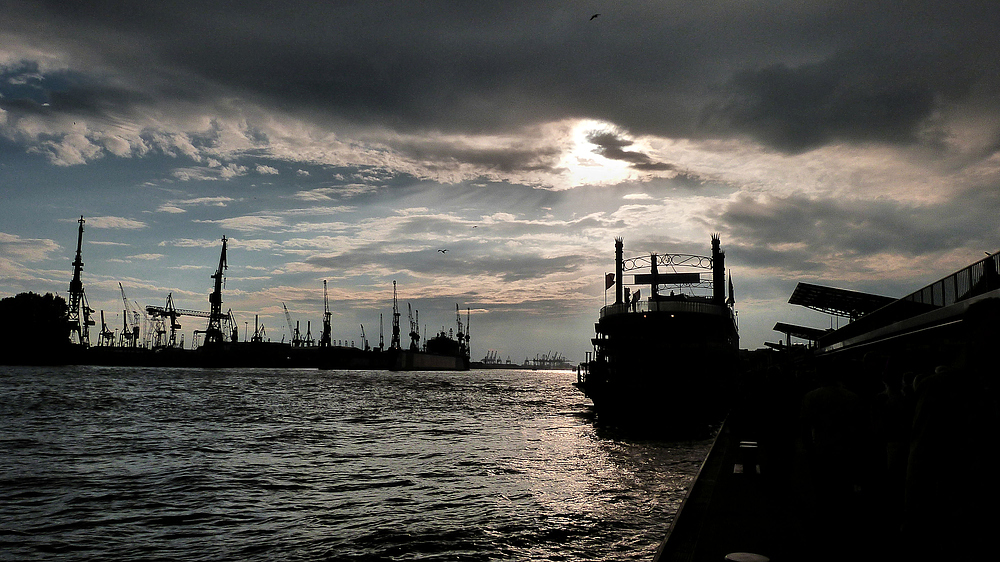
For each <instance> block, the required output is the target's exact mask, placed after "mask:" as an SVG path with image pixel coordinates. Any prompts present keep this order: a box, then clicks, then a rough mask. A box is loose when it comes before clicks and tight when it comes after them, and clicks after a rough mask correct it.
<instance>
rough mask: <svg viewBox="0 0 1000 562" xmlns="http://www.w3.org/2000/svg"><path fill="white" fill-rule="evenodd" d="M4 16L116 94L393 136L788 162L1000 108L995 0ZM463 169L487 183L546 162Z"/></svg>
mask: <svg viewBox="0 0 1000 562" xmlns="http://www.w3.org/2000/svg"><path fill="white" fill-rule="evenodd" d="M6 12H7V15H8V16H9V17H7V18H6V20H7V21H6V22H5V23H3V24H0V26H3V29H4V30H6V31H11V32H12V33H14V37H18V38H21V39H27V38H30V41H31V42H32V43H34V44H36V45H38V46H40V47H44V48H48V49H52V50H57V51H63V52H65V53H67V54H69V55H70V57H69V60H71V61H72V64H74V67H75V69H76V70H80V71H93V72H94V73H95V75H100V76H109V77H111V78H112V79H113V80H114V81H115V82H116V83H118V84H120V85H121V86H119V87H120V88H123V90H122V91H125V92H138V91H143V92H145V95H148V96H150V97H160V98H167V99H187V100H195V99H208V98H212V97H218V98H220V99H222V98H226V97H229V96H232V97H236V98H242V99H249V100H252V101H256V102H259V103H261V104H263V105H265V106H268V107H275V108H280V109H282V110H285V111H292V112H300V113H303V114H308V115H310V116H320V115H325V116H327V117H328V118H333V119H337V120H349V121H353V122H356V123H361V124H376V125H379V126H383V127H389V128H392V129H395V130H399V131H429V130H433V131H445V132H449V131H450V132H463V133H483V132H495V131H502V130H506V131H511V130H516V129H518V128H520V127H522V126H525V125H530V124H534V123H538V122H546V121H552V120H558V119H562V118H575V117H591V118H597V119H603V120H607V121H610V122H612V123H615V124H616V125H617V126H620V127H622V128H623V129H624V130H628V131H630V132H633V133H637V134H646V133H650V134H657V135H661V136H672V137H685V136H688V137H699V136H702V137H703V136H710V137H726V136H729V135H733V134H739V135H750V136H753V137H755V138H757V139H758V140H760V141H762V142H765V143H768V144H771V145H772V146H775V147H777V148H779V149H781V150H786V151H790V152H796V151H802V150H807V149H809V148H812V147H815V146H820V145H822V144H824V143H828V142H838V141H849V142H853V141H875V142H887V143H910V142H914V140H915V139H917V138H918V133H919V132H920V129H921V127H922V126H926V125H927V124H928V122H929V120H930V118H931V117H932V116H933V115H934V111H935V110H936V109H939V108H940V107H942V104H955V103H963V102H971V101H972V98H973V97H976V98H977V100H976V101H978V102H981V103H983V104H986V105H987V106H989V107H993V108H995V106H996V104H997V101H996V96H994V95H991V92H993V88H994V87H995V86H996V76H1000V72H998V66H997V65H998V62H997V61H998V57H997V56H996V54H997V46H996V42H995V32H996V29H998V28H1000V10H996V9H995V4H994V3H993V2H992V0H982V1H971V0H969V1H956V2H949V3H948V4H947V7H946V8H945V7H944V6H943V5H942V4H941V3H940V2H933V1H930V0H926V1H912V2H877V3H874V2H860V1H855V2H851V1H849V2H838V3H830V2H827V1H816V2H802V1H796V2H774V1H772V2H768V1H764V2H756V3H752V4H749V3H744V2H719V3H716V2H710V3H690V4H688V3H666V2H630V3H616V4H615V5H614V6H613V7H611V6H606V7H604V8H602V9H601V12H602V16H601V17H600V18H597V19H595V20H593V21H590V19H589V18H590V15H591V14H592V10H591V7H590V6H588V5H584V4H580V3H579V2H541V1H525V2H503V3H491V2H393V3H388V4H387V3H383V2H284V3H273V2H254V1H244V2H232V3H222V4H220V3H213V2H194V1H173V2H171V1H168V0H165V1H161V2H155V3H154V2H129V3H120V2H112V1H105V2H85V3H84V2H56V1H51V2H21V3H17V5H15V6H13V7H12V8H11V9H8V10H6ZM26 30H33V31H32V32H31V34H30V35H28V34H26ZM111 93H113V91H112V92H111ZM994 93H995V92H994ZM70 95H71V97H72V95H73V94H70ZM129 95H133V94H129ZM78 97H80V96H78ZM82 97H85V96H82ZM122 103H134V102H133V101H132V100H124V101H123V102H122ZM90 105H91V106H93V107H102V105H101V104H100V103H94V102H93V101H92V102H90ZM620 149H621V147H619V150H620ZM608 150H609V154H615V152H614V149H613V148H612V147H609V148H608ZM463 156H464V157H470V158H480V159H486V160H493V161H495V162H496V164H495V165H496V166H497V167H498V169H502V168H503V167H504V166H506V167H510V168H513V169H522V168H523V167H525V166H527V167H529V168H530V167H531V166H545V165H546V163H547V161H546V159H545V157H544V155H542V157H541V158H538V159H535V158H532V157H530V156H528V155H518V154H513V155H506V156H504V155H497V154H493V155H490V154H465V155H456V157H463ZM618 156H619V157H624V158H626V159H627V158H634V157H635V158H637V157H636V156H634V155H632V154H630V153H629V151H622V152H621V153H618ZM629 161H631V160H629ZM632 163H633V165H635V166H637V167H642V166H654V167H656V166H663V164H661V163H657V162H644V161H633V162H632ZM656 169H660V168H656Z"/></svg>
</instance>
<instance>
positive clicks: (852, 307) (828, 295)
mask: <svg viewBox="0 0 1000 562" xmlns="http://www.w3.org/2000/svg"><path fill="white" fill-rule="evenodd" d="M895 301H896V299H894V298H892V297H884V296H882V295H873V294H871V293H863V292H861V291H849V290H847V289H837V288H835V287H824V286H822V285H813V284H812V283H799V284H798V285H796V286H795V291H793V292H792V296H791V298H789V299H788V303H789V304H797V305H801V306H804V307H806V308H811V309H813V310H818V311H820V312H825V313H827V314H833V315H835V316H842V317H844V318H852V319H854V318H860V317H861V316H864V315H865V314H868V313H870V312H874V311H875V310H877V309H879V308H882V307H883V306H885V305H887V304H889V303H892V302H895ZM775 329H777V328H775ZM779 331H780V330H779Z"/></svg>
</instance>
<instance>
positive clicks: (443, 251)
mask: <svg viewBox="0 0 1000 562" xmlns="http://www.w3.org/2000/svg"><path fill="white" fill-rule="evenodd" d="M438 251H439V252H441V253H442V254H443V253H445V252H447V251H448V249H447V248H446V249H444V250H438Z"/></svg>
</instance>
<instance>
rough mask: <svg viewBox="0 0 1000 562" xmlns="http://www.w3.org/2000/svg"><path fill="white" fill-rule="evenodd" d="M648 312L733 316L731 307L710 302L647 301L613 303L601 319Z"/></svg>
mask: <svg viewBox="0 0 1000 562" xmlns="http://www.w3.org/2000/svg"><path fill="white" fill-rule="evenodd" d="M647 312H683V313H696V314H716V315H720V316H721V315H726V314H732V311H730V309H729V307H727V306H719V305H717V304H712V303H709V302H701V301H695V300H660V301H654V300H651V299H647V300H644V301H639V302H636V303H634V304H631V303H613V304H609V305H607V306H605V307H604V308H602V309H601V318H605V317H608V316H615V315H619V314H645V313H647Z"/></svg>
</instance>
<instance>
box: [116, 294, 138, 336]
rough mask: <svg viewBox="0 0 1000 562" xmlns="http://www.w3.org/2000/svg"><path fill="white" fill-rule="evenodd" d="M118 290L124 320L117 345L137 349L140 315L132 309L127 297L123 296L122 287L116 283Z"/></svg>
mask: <svg viewBox="0 0 1000 562" xmlns="http://www.w3.org/2000/svg"><path fill="white" fill-rule="evenodd" d="M118 289H119V290H121V292H122V305H123V306H124V307H125V310H124V317H125V320H124V326H123V328H122V333H121V337H120V340H121V341H120V342H119V345H120V346H121V347H138V346H139V320H140V314H139V312H138V311H137V310H134V309H133V308H132V305H131V304H129V302H128V297H126V296H125V287H123V286H122V284H121V283H118Z"/></svg>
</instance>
